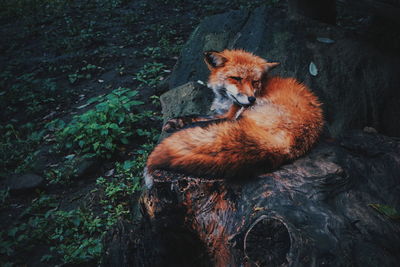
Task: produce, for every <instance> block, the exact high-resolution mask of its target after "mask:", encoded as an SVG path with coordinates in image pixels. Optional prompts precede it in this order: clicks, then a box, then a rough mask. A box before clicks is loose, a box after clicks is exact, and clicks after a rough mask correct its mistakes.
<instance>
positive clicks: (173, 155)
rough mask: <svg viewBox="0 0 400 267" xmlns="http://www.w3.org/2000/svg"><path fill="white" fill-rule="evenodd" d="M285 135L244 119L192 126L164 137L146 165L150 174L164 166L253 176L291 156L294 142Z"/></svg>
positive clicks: (195, 172) (193, 172) (216, 174)
mask: <svg viewBox="0 0 400 267" xmlns="http://www.w3.org/2000/svg"><path fill="white" fill-rule="evenodd" d="M254 128H256V129H254ZM260 131H262V132H260ZM252 132H254V133H255V134H254V135H252V134H249V133H252ZM277 134H278V135H279V136H276V135H277ZM260 136H262V139H260ZM282 136H283V138H281V137H282ZM284 136H285V133H282V132H281V133H276V131H275V132H274V133H271V132H270V131H268V130H260V129H259V127H255V125H253V123H252V122H251V121H247V120H245V119H241V120H237V121H224V122H220V123H218V124H212V125H209V126H207V127H205V128H201V127H195V128H189V129H185V130H182V131H179V132H176V133H174V134H173V135H171V136H170V137H168V138H166V139H164V140H163V141H162V142H161V143H160V144H159V145H158V146H157V147H156V148H155V149H154V151H153V152H152V153H151V155H150V156H149V158H148V160H147V167H148V170H149V172H150V173H151V172H152V171H154V170H156V169H164V170H176V171H182V172H184V173H186V174H191V175H199V176H210V175H211V176H214V177H242V176H253V175H254V174H256V173H258V172H260V171H261V170H268V169H272V168H275V167H276V166H279V165H281V164H282V163H283V162H284V161H285V160H287V159H288V157H289V156H288V154H289V151H290V149H289V148H290V145H291V144H290V140H287V139H285V138H284ZM271 140H272V141H271ZM277 140H278V141H277Z"/></svg>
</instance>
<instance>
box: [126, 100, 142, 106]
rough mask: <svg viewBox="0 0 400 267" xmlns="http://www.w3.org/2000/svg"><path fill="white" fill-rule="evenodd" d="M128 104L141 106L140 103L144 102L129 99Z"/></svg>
mask: <svg viewBox="0 0 400 267" xmlns="http://www.w3.org/2000/svg"><path fill="white" fill-rule="evenodd" d="M128 104H129V105H131V106H139V105H143V104H144V102H142V101H137V100H132V101H129V102H128Z"/></svg>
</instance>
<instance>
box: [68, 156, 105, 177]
mask: <svg viewBox="0 0 400 267" xmlns="http://www.w3.org/2000/svg"><path fill="white" fill-rule="evenodd" d="M76 164H77V165H76V168H75V171H74V177H75V178H76V179H81V178H85V176H88V175H90V174H93V173H94V172H96V171H97V170H98V166H99V164H100V163H99V162H96V161H95V160H92V159H84V158H83V159H81V158H79V159H77V163H76Z"/></svg>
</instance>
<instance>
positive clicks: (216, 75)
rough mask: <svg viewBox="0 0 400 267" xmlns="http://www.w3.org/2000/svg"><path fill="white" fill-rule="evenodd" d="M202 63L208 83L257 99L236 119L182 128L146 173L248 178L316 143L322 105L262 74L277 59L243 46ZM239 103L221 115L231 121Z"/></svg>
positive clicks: (287, 81)
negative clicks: (269, 59) (270, 59)
mask: <svg viewBox="0 0 400 267" xmlns="http://www.w3.org/2000/svg"><path fill="white" fill-rule="evenodd" d="M206 63H207V64H208V66H209V68H210V70H211V74H210V77H209V86H211V87H212V88H213V89H215V88H216V89H215V90H223V89H224V88H233V89H231V90H233V91H235V90H237V91H238V93H237V95H236V96H237V97H241V98H240V99H243V101H245V100H246V98H247V97H253V96H254V97H256V102H255V103H254V104H253V105H252V106H251V107H248V108H247V109H245V110H244V112H243V113H242V114H241V116H240V117H239V119H237V120H225V121H222V122H219V123H215V124H211V125H208V126H206V127H200V126H198V127H193V128H189V129H184V130H181V131H179V132H176V133H174V134H173V135H171V136H170V137H168V138H166V139H165V140H163V141H162V142H161V143H160V144H159V145H158V146H157V147H156V148H155V149H154V151H153V152H152V153H151V155H150V156H149V158H148V161H147V167H148V170H149V171H150V172H152V171H154V170H155V169H169V170H176V171H181V172H184V173H187V174H193V175H211V176H222V177H239V176H244V175H246V176H251V175H255V174H257V173H259V172H261V171H265V170H271V169H274V168H277V167H278V166H280V165H282V164H283V163H284V162H287V161H289V160H293V159H295V158H297V157H299V156H301V155H303V154H304V153H306V152H307V151H308V150H309V149H310V148H311V147H312V145H313V144H314V143H315V142H316V141H317V139H318V136H319V135H320V132H321V130H322V127H323V116H322V110H321V108H320V105H321V104H320V103H319V101H318V99H317V97H316V96H315V95H314V94H313V93H311V92H310V91H309V90H308V88H307V87H306V86H305V85H303V84H301V83H299V82H298V81H296V80H295V79H293V78H280V77H272V78H267V76H266V73H267V72H268V70H269V69H270V68H271V67H273V66H275V65H276V63H269V62H267V61H265V60H264V59H262V58H260V57H257V56H255V55H253V54H251V53H248V52H245V51H242V50H225V51H223V52H220V53H217V52H215V54H213V58H211V61H208V62H207V61H206ZM230 77H234V79H233V78H230ZM237 77H240V78H241V79H240V81H239V80H237ZM220 88H222V89H220ZM215 90H214V91H215ZM217 93H218V92H217ZM217 93H216V94H217ZM229 94H230V93H229ZM229 94H228V95H229ZM233 99H236V98H233ZM240 105H242V104H241V103H239V102H237V103H234V104H232V106H231V108H230V109H229V110H228V111H227V112H226V113H225V114H224V115H221V116H220V117H225V118H228V119H232V118H233V116H234V115H235V114H236V111H237V110H238V109H239V108H240Z"/></svg>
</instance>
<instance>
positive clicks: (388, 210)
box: [368, 204, 400, 220]
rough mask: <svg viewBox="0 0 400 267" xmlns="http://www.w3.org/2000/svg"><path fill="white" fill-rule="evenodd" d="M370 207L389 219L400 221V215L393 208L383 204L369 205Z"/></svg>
mask: <svg viewBox="0 0 400 267" xmlns="http://www.w3.org/2000/svg"><path fill="white" fill-rule="evenodd" d="M368 206H370V207H371V208H373V209H375V210H376V211H377V212H379V213H381V214H383V215H385V216H387V217H389V218H390V219H393V220H400V213H399V212H398V211H397V210H396V209H395V208H393V207H391V206H387V205H382V204H368Z"/></svg>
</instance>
